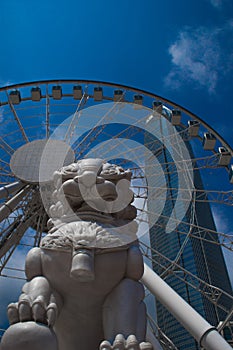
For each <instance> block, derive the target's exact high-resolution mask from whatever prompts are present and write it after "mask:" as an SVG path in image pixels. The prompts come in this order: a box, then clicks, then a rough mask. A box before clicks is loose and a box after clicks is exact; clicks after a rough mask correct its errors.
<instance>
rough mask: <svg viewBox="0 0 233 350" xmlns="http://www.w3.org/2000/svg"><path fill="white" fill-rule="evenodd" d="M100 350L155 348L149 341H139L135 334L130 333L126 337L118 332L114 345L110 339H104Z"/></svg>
mask: <svg viewBox="0 0 233 350" xmlns="http://www.w3.org/2000/svg"><path fill="white" fill-rule="evenodd" d="M99 350H153V347H152V345H151V344H150V343H148V342H142V343H139V342H138V341H137V339H136V337H135V336H134V335H129V336H128V338H127V339H125V338H124V336H123V335H122V334H118V335H117V336H116V338H115V340H114V342H113V344H112V345H111V343H110V342H109V341H107V340H104V341H103V342H102V343H101V344H100V347H99Z"/></svg>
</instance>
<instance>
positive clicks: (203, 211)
mask: <svg viewBox="0 0 233 350" xmlns="http://www.w3.org/2000/svg"><path fill="white" fill-rule="evenodd" d="M0 128H1V135H0V186H1V187H0V205H1V206H0V283H4V280H7V281H9V282H8V286H9V285H10V283H11V281H13V280H15V279H19V280H22V281H24V280H25V275H24V267H23V266H21V265H20V263H19V261H23V259H24V258H25V257H26V254H27V252H28V251H29V250H30V249H31V248H32V247H35V246H39V245H40V242H41V239H42V238H43V237H44V236H45V235H46V234H47V232H48V229H47V221H48V219H49V216H48V207H49V205H50V204H51V203H50V201H51V188H52V174H53V172H54V171H55V170H57V169H58V168H59V167H62V166H63V165H68V164H70V163H72V162H75V161H78V160H79V159H82V158H85V157H86V158H95V157H98V158H102V159H104V160H106V161H108V162H113V163H116V164H118V165H120V166H122V167H123V168H127V169H128V168H129V169H130V170H131V172H132V185H131V188H132V190H133V192H134V197H135V200H134V205H135V206H136V208H137V213H138V216H137V222H138V227H139V230H138V232H139V234H138V238H139V241H140V246H141V250H142V252H143V254H144V257H145V260H146V261H147V263H148V264H150V265H151V266H152V267H153V269H154V270H155V271H156V272H157V273H158V274H159V275H160V276H161V277H162V278H163V279H164V280H165V281H167V283H168V284H170V285H171V286H172V288H174V289H175V290H177V291H178V293H180V294H181V295H183V297H184V298H185V299H188V301H189V303H190V304H191V305H192V306H193V307H194V308H196V309H197V310H198V311H199V312H200V313H203V315H204V316H205V317H207V319H208V318H209V319H211V317H213V318H212V319H214V320H215V326H216V327H217V328H218V330H219V332H220V333H222V334H223V335H225V333H224V332H226V331H227V332H228V333H229V332H232V329H233V327H232V322H233V308H232V305H233V295H232V293H231V292H232V289H231V285H230V281H229V279H228V276H227V273H226V278H225V279H224V280H221V276H220V275H221V271H223V270H221V268H222V269H224V271H226V266H225V262H224V259H223V256H225V257H226V258H227V261H230V259H232V252H233V238H232V234H231V232H230V230H228V228H227V227H226V225H225V226H224V225H222V226H221V225H219V227H217V228H216V225H215V223H214V219H213V213H214V214H216V215H215V219H216V217H217V216H218V217H219V216H220V215H222V213H224V218H227V217H228V218H230V216H231V212H230V209H231V207H232V205H233V190H232V184H233V165H232V155H233V150H232V148H231V147H230V145H229V144H228V143H227V142H226V141H225V140H224V139H223V138H222V137H221V136H220V135H219V134H218V132H217V131H215V130H214V129H213V128H212V127H211V126H210V125H208V124H207V123H206V122H205V121H203V120H202V119H201V118H199V117H198V116H196V115H194V114H193V113H191V112H190V111H188V110H187V109H185V108H183V107H182V106H179V105H178V104H176V103H174V102H171V101H169V100H167V99H165V98H163V97H161V96H158V95H155V94H153V93H149V92H146V91H142V90H139V89H136V88H132V87H127V86H123V85H119V84H112V83H106V82H98V81H86V80H53V81H37V82H31V83H23V84H17V85H12V86H6V87H3V88H0ZM214 256H215V257H216V258H217V261H216V260H214ZM226 279H227V282H226ZM146 299H148V303H149V304H150V305H151V303H152V299H153V298H152V296H151V295H150V293H149V291H148V292H147V293H146ZM153 303H154V299H153ZM156 303H157V305H156V307H155V309H156V311H155V310H153V307H151V309H152V314H151V315H149V314H148V320H149V324H150V327H151V332H152V333H154V334H155V336H156V337H157V339H158V340H159V342H160V344H161V346H162V347H164V349H177V345H176V341H177V344H181V345H182V341H185V339H183V340H182V339H178V340H177V339H175V340H174V341H173V339H172V337H171V330H170V328H169V327H170V326H169V322H170V324H172V319H169V317H170V316H168V317H167V319H168V321H169V320H170V321H169V322H168V321H166V322H163V321H162V317H161V319H160V317H159V313H160V314H162V313H164V310H163V309H162V307H161V306H160V305H159V304H158V302H156ZM205 310H207V314H205V312H206V311H205ZM154 312H155V313H157V317H156V321H155V318H154V317H153V313H154ZM211 315H212V316H211ZM0 327H1V326H0ZM3 331H4V330H3ZM229 334H230V333H229ZM232 335H233V334H232V333H231V337H232Z"/></svg>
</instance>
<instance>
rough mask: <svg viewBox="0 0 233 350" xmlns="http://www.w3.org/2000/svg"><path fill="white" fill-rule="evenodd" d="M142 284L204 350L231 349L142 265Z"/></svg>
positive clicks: (215, 330)
mask: <svg viewBox="0 0 233 350" xmlns="http://www.w3.org/2000/svg"><path fill="white" fill-rule="evenodd" d="M141 281H142V283H143V284H144V285H145V286H146V287H147V288H148V289H149V290H150V292H151V293H152V294H153V295H154V296H155V297H156V298H157V300H158V301H160V302H161V303H162V304H163V305H164V306H165V307H166V309H167V310H168V311H169V312H170V313H171V314H172V315H173V316H174V317H175V318H176V319H177V321H179V322H180V323H181V324H182V325H183V327H184V328H186V330H187V331H188V332H189V333H190V334H191V335H192V336H193V337H194V338H195V339H196V341H197V342H198V344H199V345H200V346H201V347H204V348H205V349H206V350H220V349H221V350H232V347H231V346H230V345H229V344H228V343H227V342H226V340H225V339H224V338H223V337H222V336H221V335H220V334H219V333H218V331H217V329H216V328H215V327H213V326H212V325H211V324H209V323H208V322H207V321H206V320H205V319H204V318H203V317H202V316H201V315H199V313H198V312H197V311H195V310H194V309H193V308H192V307H191V306H190V305H189V304H188V303H187V302H186V301H185V300H184V299H182V298H181V297H180V296H179V295H178V294H177V293H176V292H175V291H174V290H173V289H172V288H171V287H170V286H169V285H168V284H167V283H166V282H164V281H163V280H162V278H160V277H159V276H158V275H157V274H156V273H155V272H154V271H153V270H152V269H151V268H150V267H149V266H147V265H146V264H144V274H143V276H142V279H141Z"/></svg>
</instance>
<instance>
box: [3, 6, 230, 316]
mask: <svg viewBox="0 0 233 350" xmlns="http://www.w3.org/2000/svg"><path fill="white" fill-rule="evenodd" d="M0 33H1V34H0V35H1V55H0V86H4V85H8V84H14V83H21V82H26V81H35V80H43V79H59V78H61V79H90V80H100V81H109V82H115V83H120V84H125V85H129V86H135V87H137V88H141V89H145V90H148V91H151V92H154V93H156V94H158V95H161V96H164V97H166V98H168V99H170V100H173V101H175V102H177V103H178V104H180V105H182V106H184V107H185V108H187V109H189V110H191V111H192V112H194V113H195V114H197V115H199V116H200V117H201V118H202V119H204V120H205V121H206V122H207V123H209V124H210V125H212V126H213V127H214V128H215V129H216V130H217V131H218V132H219V133H220V134H221V135H222V136H223V137H224V138H225V139H226V140H227V141H228V142H229V144H230V145H231V146H233V141H232V135H233V127H232V115H233V104H232V102H231V100H232V97H233V84H232V76H233V74H232V73H233V2H232V0H189V1H187V0H177V1H175V0H163V1H157V0H144V1H142V0H141V1H139V0H118V1H112V0H98V1H97V0H92V1H90V0H86V1H80V0H66V1H64V0H63V1H61V0H56V1H54V0H49V1H48V0H40V1H37V2H36V1H30V0H20V1H19V0H11V1H8V0H1V2H0ZM217 215H218V218H219V222H220V224H221V221H223V220H225V221H224V222H225V225H226V226H227V227H228V226H229V225H230V222H229V225H228V222H227V223H226V220H228V221H229V217H228V218H227V219H226V218H225V217H224V212H218V213H217V214H216V216H217ZM0 311H1V309H0Z"/></svg>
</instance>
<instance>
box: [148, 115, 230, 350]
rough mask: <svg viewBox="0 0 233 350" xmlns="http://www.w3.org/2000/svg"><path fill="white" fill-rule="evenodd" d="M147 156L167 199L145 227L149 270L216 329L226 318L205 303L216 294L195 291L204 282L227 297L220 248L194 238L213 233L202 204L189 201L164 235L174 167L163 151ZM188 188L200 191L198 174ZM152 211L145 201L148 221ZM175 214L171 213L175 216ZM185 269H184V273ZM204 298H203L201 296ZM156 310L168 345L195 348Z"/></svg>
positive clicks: (226, 302)
mask: <svg viewBox="0 0 233 350" xmlns="http://www.w3.org/2000/svg"><path fill="white" fill-rule="evenodd" d="M160 119H161V120H160V121H159V123H160V129H161V132H163V133H164V137H168V136H169V135H168V133H167V131H166V123H165V124H163V121H162V118H160ZM178 131H179V130H178ZM145 144H147V145H152V144H153V140H152V139H150V137H148V135H147V138H146V139H145ZM185 144H186V147H187V149H188V152H189V154H190V158H191V159H192V158H193V152H192V148H191V144H190V143H189V141H185ZM148 147H149V146H148ZM153 152H154V153H156V157H157V159H158V160H159V163H160V165H161V166H162V168H163V174H164V176H165V179H166V186H167V192H166V198H167V199H166V204H165V206H164V209H163V212H162V214H161V215H160V217H159V218H158V221H157V222H156V223H155V224H154V225H152V227H151V228H150V244H151V248H152V258H153V261H154V262H153V269H154V270H155V271H156V272H157V273H158V274H159V275H160V276H161V277H163V278H164V280H165V281H166V282H167V283H168V284H169V285H170V286H171V287H172V288H173V289H174V290H175V291H176V292H177V293H178V294H179V295H180V296H181V297H183V298H184V299H185V300H186V301H187V302H188V303H189V304H190V305H191V306H192V307H193V308H195V310H196V311H198V312H199V313H200V314H201V315H202V316H203V317H204V318H205V319H206V320H207V321H208V322H210V323H211V324H212V325H214V326H217V325H218V324H219V322H220V321H221V320H223V319H224V315H225V316H226V314H225V313H224V310H221V309H219V308H217V307H216V306H215V305H214V302H210V300H209V299H211V300H212V301H214V298H216V299H217V298H218V297H219V295H220V294H219V295H214V294H216V293H217V290H215V292H214V291H212V295H210V294H211V292H210V291H207V290H205V292H206V294H205V296H204V293H203V294H202V293H201V290H202V289H203V292H204V289H205V288H206V287H205V286H204V285H203V286H202V284H201V280H203V281H205V282H207V283H208V284H209V285H210V286H216V287H218V288H221V289H222V290H224V291H226V292H228V293H229V294H231V292H232V288H231V284H230V281H229V276H228V272H227V269H226V264H225V261H224V257H223V253H222V250H221V247H220V246H219V245H218V244H212V243H210V242H207V241H205V240H202V239H198V238H199V237H201V232H200V228H205V229H209V230H214V231H216V227H215V223H214V220H213V216H212V212H211V208H210V205H209V203H208V202H207V201H200V202H196V201H191V203H190V205H189V207H188V210H187V211H186V213H185V216H184V217H183V218H182V221H181V222H180V223H179V224H178V226H176V227H174V229H173V230H172V232H167V230H166V225H167V224H168V221H169V217H170V215H171V213H172V211H173V210H174V207H175V202H176V199H177V191H178V187H179V184H178V181H179V179H178V171H176V169H175V168H174V160H173V159H172V155H171V152H170V151H169V150H168V149H167V148H166V147H162V148H161V147H160V148H157V149H153ZM150 169H151V167H150V163H149V161H148V164H147V166H146V171H147V174H146V175H147V176H149V178H150V182H151V183H152V184H153V186H155V187H156V186H160V185H159V177H158V176H157V175H156V174H153V173H151V172H150ZM193 183H194V187H195V189H201V190H202V189H203V188H204V187H203V183H202V179H201V174H200V172H199V170H198V169H197V170H195V171H194V173H193ZM154 206H155V202H154V201H150V200H148V203H147V209H148V215H149V221H150V215H153V214H152V213H153V212H156V208H155V207H154ZM177 210H178V211H179V210H182V208H181V207H180V208H178V209H177ZM179 214H180V213H178V212H177V216H179ZM216 239H218V238H216ZM176 263H177V265H176ZM171 266H172V267H171ZM176 266H177V268H176ZM178 266H179V267H181V268H179V267H178ZM182 268H183V269H182ZM185 270H188V271H189V272H190V274H187V273H186V271H185ZM192 274H193V275H194V276H197V279H195V278H192ZM210 290H211V287H210ZM208 293H209V299H208V298H207V297H206V295H207V294H208ZM219 298H221V304H222V305H223V306H224V305H225V307H226V308H230V307H231V306H230V305H229V300H228V299H227V298H226V297H225V296H220V297H219ZM218 301H219V300H218ZM156 311H157V324H158V326H159V328H160V329H161V330H162V331H163V332H164V333H165V334H166V335H167V336H168V337H169V338H170V339H171V340H172V342H173V343H174V344H175V346H176V347H177V348H178V349H179V350H186V349H189V350H194V349H199V347H198V344H197V343H196V341H195V340H194V339H193V338H192V336H191V335H190V334H189V333H188V332H187V331H186V330H185V329H184V328H183V327H182V326H181V325H180V324H179V323H178V321H176V319H175V318H174V317H173V316H172V315H171V314H170V313H169V312H168V311H167V310H166V309H165V308H164V306H163V305H161V304H160V303H159V302H156Z"/></svg>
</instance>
